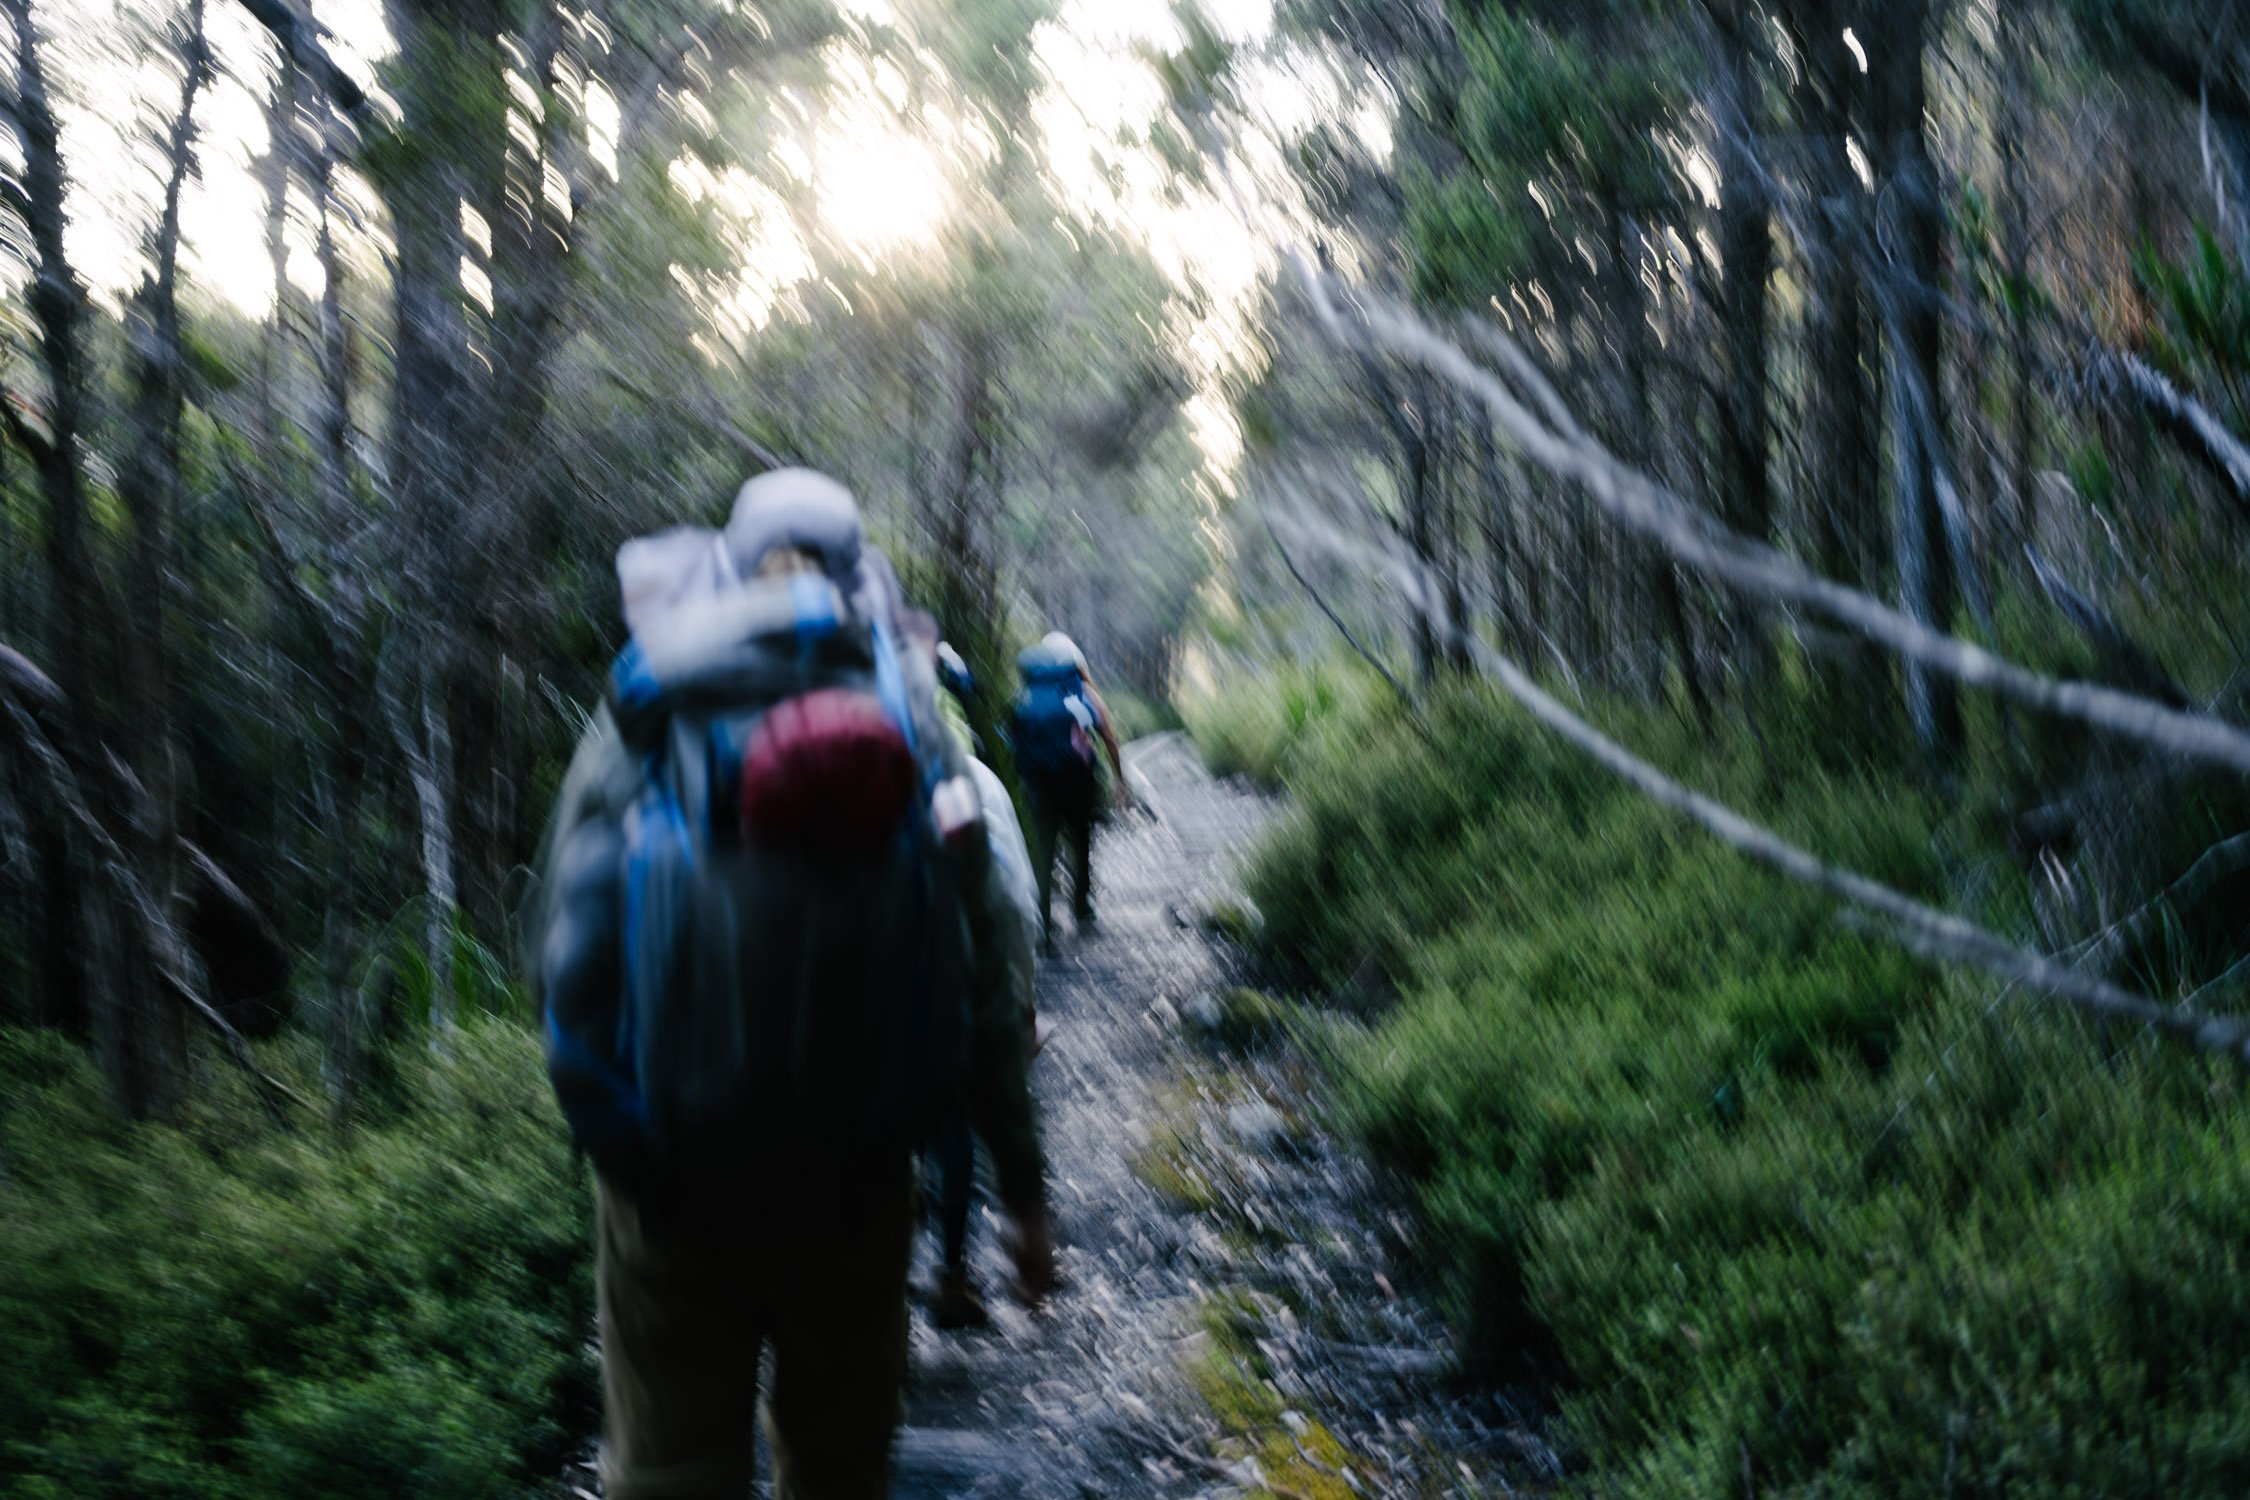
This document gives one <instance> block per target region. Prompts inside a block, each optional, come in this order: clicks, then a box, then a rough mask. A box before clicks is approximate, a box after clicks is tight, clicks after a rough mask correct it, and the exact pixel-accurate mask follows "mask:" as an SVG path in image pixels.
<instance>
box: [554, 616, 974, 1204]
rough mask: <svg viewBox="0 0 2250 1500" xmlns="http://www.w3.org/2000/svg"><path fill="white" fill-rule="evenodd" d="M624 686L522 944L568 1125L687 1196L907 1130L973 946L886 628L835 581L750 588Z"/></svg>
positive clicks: (614, 1167) (848, 1153) (938, 1094)
mask: <svg viewBox="0 0 2250 1500" xmlns="http://www.w3.org/2000/svg"><path fill="white" fill-rule="evenodd" d="M613 678H614V682H613V701H612V705H611V713H612V715H613V717H614V721H615V743H614V747H613V751H612V753H610V754H609V755H607V756H606V757H604V756H597V757H595V759H596V761H597V763H599V764H601V765H602V766H604V767H606V772H605V773H604V774H597V775H594V776H592V777H591V778H590V779H589V784H588V785H587V786H586V787H584V788H582V789H580V790H579V791H578V793H577V794H576V795H575V797H574V795H573V792H572V789H570V788H568V787H566V793H565V800H564V808H563V812H562V813H561V815H560V817H559V818H558V831H557V837H556V842H555V846H554V850H553V853H552V855H551V857H550V872H549V876H548V884H549V885H550V886H551V887H552V891H551V894H550V895H549V896H548V897H547V898H546V902H547V906H546V919H545V922H544V924H543V926H544V938H543V943H544V949H543V952H542V955H541V958H540V961H539V972H540V974H541V979H542V988H543V999H544V1001H545V1005H546V1026H547V1057H548V1071H549V1074H550V1076H551V1078H552V1079H553V1082H554V1085H555V1091H556V1094H557V1096H558V1098H559V1099H560V1101H561V1103H562V1107H563V1113H564V1116H565V1118H566V1119H567V1120H568V1122H569V1124H570V1127H571V1131H572V1134H573V1136H574V1138H575V1139H576V1140H577V1142H578V1144H579V1145H580V1146H582V1147H583V1148H585V1149H586V1150H587V1151H588V1152H589V1153H590V1154H591V1155H592V1156H593V1157H594V1158H595V1160H596V1162H597V1164H598V1165H600V1166H602V1168H603V1170H604V1172H605V1173H606V1174H609V1175H611V1176H612V1177H613V1178H614V1179H616V1180H620V1181H622V1182H624V1183H626V1184H628V1185H654V1186H657V1187H678V1186H680V1185H683V1184H685V1185H688V1186H689V1187H691V1188H695V1189H696V1190H697V1191H698V1193H699V1194H700V1193H701V1188H700V1187H699V1186H698V1185H707V1184H709V1183H712V1182H715V1181H720V1180H736V1181H740V1180H742V1179H743V1178H744V1176H745V1174H746V1173H748V1172H751V1171H756V1172H758V1173H759V1174H760V1175H761V1176H762V1177H765V1178H768V1179H770V1178H771V1177H772V1176H773V1175H774V1174H775V1173H777V1172H779V1173H790V1172H795V1173H798V1174H801V1175H805V1176H809V1177H813V1178H818V1177H820V1176H822V1175H826V1174H832V1173H833V1172H835V1171H836V1170H838V1169H845V1170H848V1169H849V1168H850V1167H851V1166H852V1165H854V1164H855V1163H860V1162H865V1161H867V1160H869V1159H870V1158H871V1157H873V1156H875V1155H877V1154H879V1153H880V1152H882V1151H884V1150H887V1149H891V1148H895V1147H898V1146H902V1145H904V1144H907V1143H909V1142H910V1141H912V1140H913V1139H914V1138H915V1137H916V1136H917V1135H918V1134H919V1133H920V1132H921V1131H922V1130H923V1129H925V1128H926V1126H927V1124H928V1123H929V1121H930V1120H931V1119H932V1118H933V1117H934V1115H935V1113H936V1111H937V1110H938V1108H940V1107H941V1106H942V1103H943V1101H944V1100H945V1099H946V1098H947V1097H949V1096H950V1094H951V1093H952V1092H953V1091H954V1090H955V1089H957V1087H958V1086H959V1083H960V1081H961V1079H962V1078H963V1077H964V1076H965V1074H966V1069H967V1062H968V1045H969V1019H968V997H967V966H968V965H967V954H968V938H967V928H966V922H965V917H964V915H963V911H962V905H961V900H960V896H959V885H958V881H957V878H956V876H955V873H954V870H953V858H952V855H951V853H950V852H949V850H948V849H947V847H946V844H945V842H944V840H943V838H942V837H941V835H940V832H939V829H938V824H937V819H936V817H935V815H934V814H933V811H932V807H933V798H935V799H936V800H937V801H938V802H939V803H941V804H942V803H943V801H944V798H943V796H942V792H943V791H944V790H945V787H946V783H944V782H943V780H942V776H943V773H942V769H941V767H942V765H943V762H942V761H941V760H940V759H939V757H938V755H937V752H936V747H935V746H934V745H930V746H924V745H922V744H920V743H919V742H918V741H919V738H920V737H919V736H918V734H917V730H916V723H915V717H914V715H913V713H912V712H911V710H910V706H909V704H908V702H907V694H906V689H905V685H904V681H903V677H902V674H901V671H900V664H899V661H898V658H897V657H896V655H895V653H894V651H893V648H892V644H891V641H890V639H889V636H888V632H887V630H886V629H885V628H884V627H883V625H882V624H881V622H880V621H871V620H864V619H860V618H857V617H855V615H854V613H853V612H852V610H851V609H850V608H849V607H848V606H847V605H846V603H845V600H844V598H843V596H842V595H841V593H840V592H839V591H838V590H837V589H836V588H835V586H834V585H832V584H831V583H829V582H828V581H827V580H826V579H824V578H814V577H809V576H799V577H795V578H787V579H771V580H761V581H755V582H752V583H750V584H747V585H744V586H742V587H741V588H740V589H738V590H736V591H734V592H732V593H730V594H729V595H727V596H725V597H723V598H719V599H715V600H712V601H710V602H708V603H706V604H702V605H699V606H698V607H697V608H696V610H695V611H694V612H693V618H692V619H690V620H689V621H687V622H685V623H684V624H682V625H680V626H678V628H670V629H667V630H666V631H665V632H664V633H663V635H662V637H661V638H660V639H655V640H646V641H644V640H638V639H636V640H635V641H634V643H633V644H632V645H630V646H628V647H627V648H626V650H625V652H624V653H623V654H622V655H621V656H620V657H619V658H618V661H617V664H616V667H615V669H614V672H613ZM577 775H578V772H577V771H576V769H575V768H574V772H573V776H574V778H576V777H577ZM605 788H606V789H605Z"/></svg>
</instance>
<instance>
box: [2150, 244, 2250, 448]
mask: <svg viewBox="0 0 2250 1500" xmlns="http://www.w3.org/2000/svg"><path fill="white" fill-rule="evenodd" d="M2134 270H2135V272H2136V274H2137V275H2138V276H2139V278H2140V281H2141V285H2142V286H2143V288H2144V289H2146V290H2147V292H2148V294H2149V296H2150V298H2151V299H2152V300H2153V301H2155V303H2156V304H2157V306H2158V307H2160V308H2162V309H2163V312H2164V325H2163V328H2162V330H2161V331H2160V332H2159V333H2158V335H2157V337H2156V340H2155V344H2156V354H2157V357H2158V358H2159V360H2160V361H2161V362H2162V363H2164V364H2165V365H2166V366H2168V367H2169V368H2170V369H2171V371H2172V373H2173V374H2175V375H2178V376H2180V377H2181V378H2183V379H2187V380H2189V381H2190V382H2191V383H2195V382H2197V381H2198V378H2199V377H2202V376H2204V375H2205V374H2206V372H2207V373H2208V376H2209V377H2210V378H2213V379H2216V380H2217V382H2218V383H2219V384H2220V385H2221V386H2222V387H2223V388H2224V389H2225V390H2226V391H2227V393H2228V394H2229V395H2230V396H2231V397H2233V398H2234V399H2235V401H2236V403H2237V408H2238V409H2237V412H2236V415H2237V416H2241V415H2242V414H2243V413H2242V412H2241V410H2240V409H2239V408H2240V401H2241V394H2242V390H2243V386H2242V382H2243V380H2244V377H2245V376H2250V276H2246V275H2245V273H2244V272H2243V270H2242V269H2241V268H2239V267H2237V266H2236V265H2235V264H2234V263H2233V262H2232V261H2231V260H2230V259H2229V258H2228V256H2227V253H2226V252H2225V251H2224V250H2223V249H2221V248H2220V246H2219V242H2218V240H2217V239H2216V238H2214V237H2213V236H2212V234H2211V231H2210V230H2208V229H2206V228H2203V227H2201V226H2198V227H2197V229H2196V232H2195V253H2194V254H2193V255H2192V256H2190V257H2188V258H2187V259H2186V260H2185V261H2182V262H2178V263H2175V262H2172V261H2169V260H2166V259H2164V258H2163V257H2162V256H2160V255H2158V254H2157V253H2156V252H2155V251H2154V250H2153V249H2147V248H2144V249H2143V250H2142V251H2141V253H2140V254H2139V255H2138V256H2136V257H2135V258H2134Z"/></svg>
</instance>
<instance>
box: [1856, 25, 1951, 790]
mask: <svg viewBox="0 0 2250 1500" xmlns="http://www.w3.org/2000/svg"><path fill="white" fill-rule="evenodd" d="M1929 22H1930V0H1896V3H1894V4H1893V5H1891V6H1890V7H1889V8H1888V18H1887V24H1886V26H1885V29H1884V30H1883V31H1882V32H1881V33H1879V34H1878V35H1879V37H1880V40H1878V41H1877V42H1876V43H1875V44H1874V47H1873V50H1872V56H1871V60H1870V63H1869V84H1870V104H1871V121H1870V125H1871V133H1872V134H1873V136H1874V138H1875V144H1876V151H1877V159H1878V162H1879V174H1880V179H1881V181H1882V183H1883V185H1884V190H1885V194H1886V196H1887V197H1888V198H1889V199H1890V204H1891V215H1892V217H1891V221H1890V223H1889V224H1888V225H1887V226H1886V228H1887V229H1888V230H1889V231H1890V234H1889V239H1890V241H1891V246H1892V248H1891V254H1890V260H1889V264H1888V265H1887V267H1885V268H1884V271H1883V273H1882V278H1881V289H1880V291H1879V293H1878V295H1880V296H1882V297H1883V298H1884V299H1885V300H1886V301H1887V302H1888V303H1889V304H1890V305H1891V306H1892V307H1893V308H1895V310H1896V311H1895V316H1894V317H1893V318H1892V319H1891V320H1889V321H1891V322H1893V323H1894V324H1895V326H1896V328H1897V329H1898V348H1897V351H1896V353H1897V357H1898V359H1899V361H1900V363H1901V365H1902V366H1903V367H1905V368H1906V369H1907V370H1908V371H1910V372H1911V374H1912V376H1913V378H1914V379H1915V380H1916V381H1917V382H1918V383H1919V385H1920V387H1921V389H1923V390H1925V391H1936V390H1938V389H1940V386H1939V364H1940V356H1941V353H1942V337H1943V325H1942V321H1941V318H1940V309H1941V306H1942V298H1943V286H1942V277H1943V265H1942V261H1943V245H1944V233H1945V219H1944V214H1943V211H1942V208H1941V205H1940V204H1939V201H1938V176H1937V165H1936V163H1935V162H1934V161H1933V160H1932V159H1931V157H1930V149H1929V141H1928V137H1927V135H1926V134H1925V130H1926V124H1927V116H1928V109H1929V101H1928V86H1927V82H1926V80H1925V78H1924V74H1923V60H1924V51H1925V49H1926V47H1927V44H1928V32H1929ZM1894 404H1895V403H1894ZM1937 440H1938V434H1937V433H1936V431H1935V429H1934V427H1932V428H1926V429H1925V428H1922V427H1920V426H1919V424H1913V423H1908V424H1906V425H1905V429H1904V430H1896V424H1894V431H1893V434H1892V443H1891V450H1892V460H1893V462H1892V476H1893V485H1894V487H1895V493H1894V497H1893V499H1894V509H1895V511H1896V515H1897V530H1896V532H1895V539H1896V543H1897V555H1898V572H1899V580H1898V581H1899V600H1900V604H1901V607H1902V608H1903V609H1904V610H1905V612H1906V613H1907V614H1908V615H1909V616H1911V617H1912V618H1914V619H1916V620H1919V621H1921V622H1922V623H1923V624H1924V625H1927V626H1928V627H1929V628H1931V629H1932V630H1935V631H1938V632H1940V633H1941V634H1942V633H1945V632H1947V631H1949V630H1950V628H1951V625H1952V620H1953V616H1954V612H1955V603H1956V599H1955V596H1956V593H1957V590H1958V587H1959V585H1958V581H1957V579H1956V578H1955V574H1954V567H1953V552H1952V548H1951V547H1950V546H1949V545H1948V543H1947V538H1946V528H1945V517H1944V515H1943V513H1942V511H1941V509H1940V507H1939V503H1938V497H1937V492H1936V479H1935V472H1934V471H1935V468H1936V466H1937V464H1938V463H1939V462H1940V460H1941V455H1940V454H1939V453H1937V452H1936V451H1935V448H1934V446H1933V444H1934V443H1935V442H1936V441H1937ZM1905 681H1906V711H1907V718H1908V721H1909V722H1910V723H1911V724H1912V725H1913V727H1914V734H1915V738H1916V740H1917V741H1918V742H1919V743H1920V745H1921V748H1922V752H1923V755H1924V756H1925V758H1926V759H1927V760H1928V762H1929V763H1930V765H1931V767H1932V768H1933V769H1934V770H1936V771H1937V772H1938V773H1939V774H1941V775H1947V774H1950V773H1951V772H1952V771H1953V770H1954V768H1955V767H1956V766H1957V764H1958V762H1959V760H1960V755H1961V749H1962V734H1963V728H1962V721H1961V708H1960V701H1959V698H1958V695H1957V694H1956V693H1955V691H1954V688H1953V684H1952V683H1951V682H1950V681H1949V680H1947V679H1945V678H1943V677H1940V676H1937V675H1935V674H1933V673H1931V672H1929V671H1927V670H1925V669H1924V668H1922V667H1921V666H1920V665H1919V664H1917V663H1914V662H1908V663H1906V665H1905Z"/></svg>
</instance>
